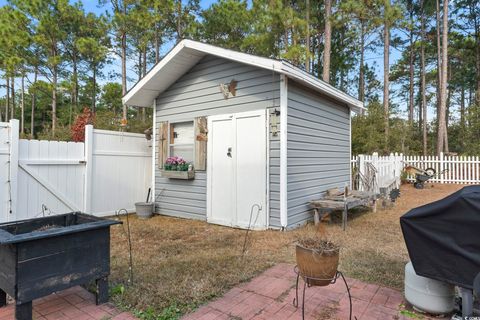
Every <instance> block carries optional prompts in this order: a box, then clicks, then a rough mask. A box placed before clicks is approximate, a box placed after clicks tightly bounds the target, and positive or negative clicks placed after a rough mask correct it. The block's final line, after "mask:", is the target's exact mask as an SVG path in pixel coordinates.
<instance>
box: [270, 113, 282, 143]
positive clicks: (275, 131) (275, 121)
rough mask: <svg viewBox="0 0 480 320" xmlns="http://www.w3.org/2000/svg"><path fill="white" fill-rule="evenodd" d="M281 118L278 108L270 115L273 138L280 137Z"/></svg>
mask: <svg viewBox="0 0 480 320" xmlns="http://www.w3.org/2000/svg"><path fill="white" fill-rule="evenodd" d="M279 116H280V110H278V109H277V108H275V109H273V111H272V112H271V113H270V132H271V133H272V136H274V137H276V136H278V117H279Z"/></svg>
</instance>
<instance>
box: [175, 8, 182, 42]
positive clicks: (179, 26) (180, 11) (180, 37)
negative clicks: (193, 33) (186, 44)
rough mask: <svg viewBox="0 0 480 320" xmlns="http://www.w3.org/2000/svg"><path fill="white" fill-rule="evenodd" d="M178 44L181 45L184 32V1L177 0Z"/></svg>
mask: <svg viewBox="0 0 480 320" xmlns="http://www.w3.org/2000/svg"><path fill="white" fill-rule="evenodd" d="M176 22H177V23H176V24H177V25H176V28H177V30H176V31H177V43H179V42H180V41H181V40H182V38H183V30H182V1H181V0H177V21H176Z"/></svg>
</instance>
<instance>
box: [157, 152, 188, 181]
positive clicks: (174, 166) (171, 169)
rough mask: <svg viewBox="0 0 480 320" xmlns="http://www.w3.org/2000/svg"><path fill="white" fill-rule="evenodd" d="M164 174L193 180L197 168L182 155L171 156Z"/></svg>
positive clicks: (170, 177) (168, 176)
mask: <svg viewBox="0 0 480 320" xmlns="http://www.w3.org/2000/svg"><path fill="white" fill-rule="evenodd" d="M162 176H163V177H166V178H169V179H182V180H193V179H195V170H193V167H192V165H191V164H189V163H187V162H186V161H185V160H184V159H183V158H182V157H169V158H167V161H165V165H164V170H162Z"/></svg>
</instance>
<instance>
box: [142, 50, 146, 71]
mask: <svg viewBox="0 0 480 320" xmlns="http://www.w3.org/2000/svg"><path fill="white" fill-rule="evenodd" d="M142 54H143V59H142V60H143V61H142V62H143V65H142V77H145V75H146V74H147V48H143V52H142Z"/></svg>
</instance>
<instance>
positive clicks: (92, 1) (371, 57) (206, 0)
mask: <svg viewBox="0 0 480 320" xmlns="http://www.w3.org/2000/svg"><path fill="white" fill-rule="evenodd" d="M71 2H74V1H71ZM82 2H83V6H84V8H85V10H86V11H88V12H93V13H96V14H101V13H104V12H105V11H106V10H107V9H108V8H107V7H105V6H99V4H98V0H82ZM215 2H217V1H216V0H200V5H201V7H202V8H204V9H205V8H208V7H209V6H210V5H211V4H212V3H215ZM7 3H8V1H7V0H0V6H3V5H5V4H7ZM173 45H174V43H173V42H171V43H170V44H167V45H164V46H163V47H162V50H161V51H162V54H165V53H166V52H168V51H169V50H170V49H171V47H172V46H173ZM399 58H400V52H399V51H398V50H396V49H395V48H391V52H390V65H393V64H394V63H395V62H396V61H397V60H398V59H399ZM133 63H134V62H133V61H131V60H130V61H129V64H128V65H127V73H128V78H129V80H130V81H129V82H128V84H127V87H128V88H131V87H132V86H133V85H134V84H135V82H136V80H137V78H138V77H137V75H136V71H135V70H134V66H133ZM366 63H368V64H369V65H375V71H376V74H377V77H378V79H379V80H380V81H383V80H382V79H383V67H382V66H383V56H382V54H381V53H375V52H374V53H367V55H366ZM120 67H121V62H120V59H119V57H117V56H112V63H111V64H110V65H108V66H106V67H105V68H104V70H103V71H104V74H105V75H108V74H109V73H112V72H115V73H118V74H119V73H120ZM114 80H116V81H119V82H120V81H121V80H120V79H114ZM107 81H112V79H108V77H105V78H104V79H99V83H100V84H102V83H105V82H107ZM17 82H18V83H15V85H16V86H17V87H20V79H18V80H17ZM395 91H396V90H395V85H392V87H391V92H392V93H394V92H395ZM3 94H4V92H2V91H0V95H3ZM391 96H394V94H393V95H392V94H391ZM392 99H393V102H394V103H396V104H399V105H400V110H402V111H403V110H405V109H406V102H404V101H400V100H399V99H398V98H395V97H392ZM403 116H405V114H404V115H403ZM430 119H431V118H430Z"/></svg>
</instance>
